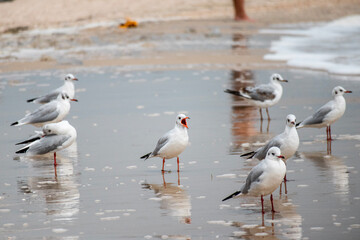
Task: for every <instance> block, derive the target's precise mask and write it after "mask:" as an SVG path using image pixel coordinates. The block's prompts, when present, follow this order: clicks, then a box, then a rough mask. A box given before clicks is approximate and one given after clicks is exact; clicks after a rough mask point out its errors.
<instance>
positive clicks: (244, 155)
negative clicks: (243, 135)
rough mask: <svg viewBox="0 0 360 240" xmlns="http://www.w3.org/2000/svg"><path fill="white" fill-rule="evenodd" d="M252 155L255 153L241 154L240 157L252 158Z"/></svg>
mask: <svg viewBox="0 0 360 240" xmlns="http://www.w3.org/2000/svg"><path fill="white" fill-rule="evenodd" d="M249 155H250V156H249ZM254 155H255V151H252V152H248V153H244V154H241V155H240V157H246V156H249V157H248V158H252V157H253V156H254Z"/></svg>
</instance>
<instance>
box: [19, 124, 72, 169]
mask: <svg viewBox="0 0 360 240" xmlns="http://www.w3.org/2000/svg"><path fill="white" fill-rule="evenodd" d="M38 135H39V134H38V133H37V137H31V138H30V139H29V140H26V141H23V142H20V143H17V144H16V145H19V144H25V143H30V144H28V145H26V146H25V147H23V148H21V149H19V150H18V151H17V152H16V153H18V154H19V153H26V154H27V155H29V156H33V155H42V154H46V153H51V152H53V153H54V166H56V165H57V163H56V152H57V151H60V150H62V149H64V148H67V147H69V146H70V145H71V144H73V143H74V141H75V140H76V136H77V134H76V129H75V128H74V127H73V126H71V125H70V123H69V122H68V121H66V120H64V121H61V122H58V123H49V124H46V125H45V126H43V128H42V136H38Z"/></svg>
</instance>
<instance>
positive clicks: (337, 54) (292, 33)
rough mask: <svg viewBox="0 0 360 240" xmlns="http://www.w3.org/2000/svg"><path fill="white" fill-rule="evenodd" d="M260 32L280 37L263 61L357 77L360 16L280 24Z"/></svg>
mask: <svg viewBox="0 0 360 240" xmlns="http://www.w3.org/2000/svg"><path fill="white" fill-rule="evenodd" d="M261 32H262V33H272V34H274V33H275V34H280V35H283V36H281V37H280V39H279V40H277V41H273V42H272V44H271V48H270V50H271V52H272V53H270V54H267V55H265V56H264V58H265V59H267V60H276V61H279V60H282V61H286V62H287V64H288V65H289V66H293V67H301V68H310V69H320V70H324V71H328V72H331V73H334V74H350V75H351V74H353V75H359V74H360V70H359V67H358V66H359V63H360V58H359V40H360V39H359V33H360V15H353V16H346V17H343V18H340V19H337V20H334V21H331V22H325V23H315V24H314V23H311V24H293V25H291V24H283V25H280V26H273V28H271V29H263V30H262V31H261Z"/></svg>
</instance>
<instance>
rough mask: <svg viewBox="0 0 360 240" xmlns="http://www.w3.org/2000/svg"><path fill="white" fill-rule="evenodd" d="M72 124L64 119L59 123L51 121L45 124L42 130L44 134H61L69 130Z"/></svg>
mask: <svg viewBox="0 0 360 240" xmlns="http://www.w3.org/2000/svg"><path fill="white" fill-rule="evenodd" d="M69 126H70V124H69V122H68V121H66V120H63V121H61V122H57V123H49V124H46V125H44V126H43V128H42V131H43V133H44V135H60V134H65V133H66V132H67V131H68V128H69Z"/></svg>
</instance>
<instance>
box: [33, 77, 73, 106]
mask: <svg viewBox="0 0 360 240" xmlns="http://www.w3.org/2000/svg"><path fill="white" fill-rule="evenodd" d="M74 81H78V79H77V78H76V77H74V75H72V74H70V73H69V74H67V75H66V76H65V82H64V85H62V86H61V87H59V88H57V89H55V90H53V91H51V92H50V93H48V94H46V95H44V96H41V97H36V98H32V99H29V100H27V102H34V103H40V104H45V103H48V102H51V101H52V100H55V99H56V98H57V97H58V95H59V94H60V93H63V92H65V93H66V94H67V95H68V96H69V97H70V98H74V96H75V86H74Z"/></svg>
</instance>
